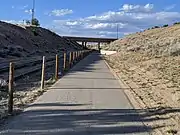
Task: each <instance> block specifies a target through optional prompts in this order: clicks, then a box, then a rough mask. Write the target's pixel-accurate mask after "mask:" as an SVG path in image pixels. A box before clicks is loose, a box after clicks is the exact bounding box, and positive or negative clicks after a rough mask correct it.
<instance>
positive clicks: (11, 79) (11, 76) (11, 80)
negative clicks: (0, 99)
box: [8, 62, 14, 114]
mask: <svg viewBox="0 0 180 135" xmlns="http://www.w3.org/2000/svg"><path fill="white" fill-rule="evenodd" d="M13 83H14V63H12V62H11V63H10V64H9V85H8V96H9V97H8V113H9V114H12V112H13Z"/></svg>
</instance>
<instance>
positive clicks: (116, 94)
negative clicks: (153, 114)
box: [0, 53, 151, 135]
mask: <svg viewBox="0 0 180 135" xmlns="http://www.w3.org/2000/svg"><path fill="white" fill-rule="evenodd" d="M139 111H141V112H142V111H143V110H137V111H135V110H134V109H133V107H132V106H131V104H130V102H129V100H128V99H127V97H126V96H125V94H124V92H123V89H121V87H120V85H119V83H118V81H117V80H116V79H115V78H114V76H113V75H112V73H111V72H110V71H109V69H108V67H107V66H106V64H105V62H104V61H103V60H102V59H101V57H100V56H99V55H98V54H97V53H92V54H91V55H89V56H88V57H86V58H85V59H84V60H82V61H81V62H80V63H78V64H77V65H76V66H75V67H74V68H73V69H72V70H71V71H70V72H69V73H68V74H67V75H66V76H64V77H63V78H62V79H60V80H59V81H58V82H57V83H56V84H55V85H54V86H53V87H52V88H51V90H49V91H48V92H47V93H45V94H44V95H43V96H41V97H40V98H39V99H38V100H37V101H36V102H35V103H34V104H33V105H31V106H30V107H28V108H27V109H26V110H25V111H24V113H22V114H21V115H19V116H16V117H14V118H13V119H11V120H9V122H8V123H7V125H6V126H5V128H3V129H2V130H1V131H0V135H1V134H2V135H120V134H123V135H126V134H130V135H147V134H148V133H147V132H148V131H150V130H151V128H150V127H145V126H144V125H143V124H142V123H141V120H142V119H146V116H145V115H139V114H138V112H139Z"/></svg>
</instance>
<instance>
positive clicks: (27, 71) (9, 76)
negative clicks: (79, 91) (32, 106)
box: [0, 50, 92, 118]
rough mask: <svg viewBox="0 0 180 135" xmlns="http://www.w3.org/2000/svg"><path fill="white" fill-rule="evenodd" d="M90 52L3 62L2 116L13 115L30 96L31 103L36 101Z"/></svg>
mask: <svg viewBox="0 0 180 135" xmlns="http://www.w3.org/2000/svg"><path fill="white" fill-rule="evenodd" d="M91 51H92V50H80V51H73V52H64V53H63V54H57V55H56V56H51V57H46V56H43V58H42V57H37V58H35V57H34V58H31V59H21V61H18V60H14V61H13V62H9V63H8V61H6V62H4V63H3V64H2V65H0V67H1V68H0V77H1V79H0V117H1V118H2V117H4V116H7V114H12V113H13V112H14V110H15V109H16V107H18V106H21V105H22V104H26V103H27V101H25V98H26V97H28V96H31V95H32V96H33V98H32V99H30V101H33V99H34V96H35V97H37V96H39V95H41V94H42V93H43V92H44V91H45V89H46V88H47V87H48V86H50V85H52V84H53V83H54V82H56V81H58V79H60V78H61V77H62V76H63V75H64V74H65V73H66V72H67V71H68V70H69V69H71V68H72V67H73V66H74V65H75V64H76V63H78V62H79V61H80V60H82V59H83V58H84V57H86V56H87V55H88V54H89V53H90V52H91ZM7 63H8V65H7ZM33 94H34V95H33ZM23 100H24V101H23ZM30 101H28V102H30Z"/></svg>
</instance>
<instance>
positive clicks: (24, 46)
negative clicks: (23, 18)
mask: <svg viewBox="0 0 180 135" xmlns="http://www.w3.org/2000/svg"><path fill="white" fill-rule="evenodd" d="M75 49H82V48H81V46H80V45H78V44H76V43H73V42H71V41H68V40H67V39H64V38H63V37H60V36H58V35H57V34H55V33H53V32H51V31H50V30H47V29H45V28H41V27H30V26H23V27H20V26H17V25H13V24H9V23H5V22H0V60H1V59H9V58H14V57H27V56H28V57H30V56H36V55H37V56H38V55H46V54H49V53H50V54H51V53H57V52H58V51H64V50H75Z"/></svg>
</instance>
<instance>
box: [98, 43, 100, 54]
mask: <svg viewBox="0 0 180 135" xmlns="http://www.w3.org/2000/svg"><path fill="white" fill-rule="evenodd" d="M100 44H101V43H100V42H98V51H99V53H100V52H101V45H100Z"/></svg>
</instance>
